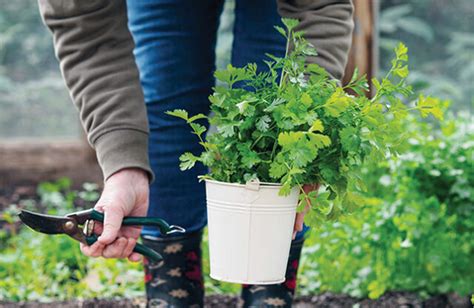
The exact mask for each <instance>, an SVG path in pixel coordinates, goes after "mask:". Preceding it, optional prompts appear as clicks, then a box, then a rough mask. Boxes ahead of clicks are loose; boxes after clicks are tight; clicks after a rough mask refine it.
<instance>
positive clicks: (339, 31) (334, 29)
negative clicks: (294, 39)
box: [277, 0, 354, 80]
mask: <svg viewBox="0 0 474 308" xmlns="http://www.w3.org/2000/svg"><path fill="white" fill-rule="evenodd" d="M277 3H278V12H279V13H280V15H281V16H282V17H286V18H295V19H298V20H299V21H300V23H299V25H298V27H297V29H296V30H301V31H303V32H304V37H305V38H306V39H307V40H308V41H309V42H310V43H311V44H313V45H314V47H315V48H316V51H317V52H318V55H317V56H316V57H310V58H309V59H308V62H310V63H317V64H319V65H320V66H322V67H324V68H325V69H326V70H327V71H328V72H329V74H330V75H331V76H332V77H334V78H335V79H337V80H342V77H343V75H344V69H345V67H346V63H347V57H348V55H349V49H350V47H351V42H352V30H353V29H354V22H353V19H352V13H353V5H352V2H351V0H277Z"/></svg>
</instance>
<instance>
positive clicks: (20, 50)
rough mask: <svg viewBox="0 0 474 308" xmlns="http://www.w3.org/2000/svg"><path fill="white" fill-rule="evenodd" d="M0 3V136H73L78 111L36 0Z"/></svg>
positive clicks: (5, 0)
mask: <svg viewBox="0 0 474 308" xmlns="http://www.w3.org/2000/svg"><path fill="white" fill-rule="evenodd" d="M0 7H1V8H2V9H1V10H0V110H1V112H0V138H16V137H25V136H28V137H51V136H54V137H78V136H79V131H80V125H79V122H78V116H77V114H76V113H77V112H76V110H75V109H74V107H73V105H72V103H71V102H70V101H71V100H70V98H69V94H68V92H67V90H66V88H65V85H64V82H63V80H62V78H61V75H60V73H59V66H58V63H57V61H56V59H55V58H54V51H53V44H52V37H51V34H50V33H49V32H48V30H47V29H46V28H45V26H44V25H43V24H42V22H41V18H40V16H39V12H38V5H37V4H36V1H35V0H24V1H8V0H0ZM71 123H73V124H72V125H71Z"/></svg>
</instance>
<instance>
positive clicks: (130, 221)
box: [90, 210, 171, 235]
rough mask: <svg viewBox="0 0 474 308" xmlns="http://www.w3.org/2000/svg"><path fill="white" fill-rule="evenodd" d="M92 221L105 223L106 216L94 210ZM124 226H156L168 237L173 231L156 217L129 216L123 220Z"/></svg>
mask: <svg viewBox="0 0 474 308" xmlns="http://www.w3.org/2000/svg"><path fill="white" fill-rule="evenodd" d="M90 218H91V219H93V220H96V221H100V222H104V214H103V213H101V212H98V211H96V210H92V212H91V216H90ZM122 226H154V227H158V228H159V229H160V232H161V234H163V235H166V234H167V233H168V232H169V231H171V227H170V225H169V224H168V223H167V222H166V221H164V220H163V219H161V218H155V217H133V216H127V217H124V218H123V221H122Z"/></svg>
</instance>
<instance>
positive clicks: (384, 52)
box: [378, 0, 474, 110]
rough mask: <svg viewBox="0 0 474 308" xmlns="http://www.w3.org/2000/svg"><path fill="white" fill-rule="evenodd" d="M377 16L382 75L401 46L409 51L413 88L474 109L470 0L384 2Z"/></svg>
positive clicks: (473, 19) (457, 106)
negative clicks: (395, 49) (403, 45)
mask: <svg viewBox="0 0 474 308" xmlns="http://www.w3.org/2000/svg"><path fill="white" fill-rule="evenodd" d="M380 3H381V7H380V9H381V11H380V14H379V18H378V22H379V23H378V25H379V29H380V40H379V41H380V58H381V61H380V63H381V65H382V67H381V73H383V71H385V70H387V69H388V68H389V66H388V65H389V62H388V61H386V60H387V59H390V51H391V50H392V49H393V47H394V46H395V45H396V44H397V43H398V42H399V41H402V42H404V43H405V44H406V45H407V47H408V50H410V67H411V73H410V78H409V80H408V81H409V82H410V84H412V85H414V88H415V90H423V91H424V92H425V93H428V94H432V95H435V96H438V97H440V98H444V99H446V98H449V99H450V100H452V101H453V102H454V104H453V106H452V109H453V110H463V109H464V110H466V109H470V110H472V108H473V107H474V87H473V86H472V82H473V78H474V32H473V30H474V5H473V3H472V1H471V0H459V1H449V2H446V1H444V0H418V1H406V0H384V1H381V2H380Z"/></svg>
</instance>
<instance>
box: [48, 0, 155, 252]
mask: <svg viewBox="0 0 474 308" xmlns="http://www.w3.org/2000/svg"><path fill="white" fill-rule="evenodd" d="M39 6H40V11H41V14H42V16H43V19H44V22H45V23H46V25H47V26H48V27H49V29H50V30H51V32H52V33H53V37H54V47H55V51H56V55H57V57H58V59H59V62H60V66H61V71H62V73H63V76H64V79H65V81H66V84H67V86H68V88H69V91H70V93H71V96H72V98H73V101H74V104H75V105H76V107H77V108H78V109H79V112H80V119H81V122H82V125H83V126H84V129H85V130H86V132H87V137H88V140H89V143H90V144H91V145H92V146H93V147H94V148H95V149H96V152H97V157H98V160H99V164H100V166H101V168H102V171H103V174H104V178H105V185H104V190H103V192H102V194H101V197H100V199H99V201H98V202H97V204H96V205H95V208H96V209H97V210H99V211H101V212H104V214H105V219H104V224H103V225H100V224H96V227H95V233H97V234H101V235H100V236H99V239H98V241H97V242H96V243H94V244H93V245H92V246H85V245H82V244H81V250H82V252H83V253H84V254H86V255H88V256H92V257H98V256H103V257H106V258H112V257H114V258H126V257H128V258H129V259H130V260H133V261H137V260H139V258H140V257H139V255H138V254H136V253H132V250H133V247H134V246H135V244H136V240H137V238H138V237H139V235H140V230H139V229H137V228H133V227H123V228H122V227H121V224H122V219H123V217H124V216H126V215H131V216H145V215H146V213H147V209H148V180H149V179H148V178H152V171H151V169H150V166H149V162H148V125H147V123H148V121H147V116H146V109H145V103H144V98H143V93H142V90H141V86H140V82H139V75H138V69H137V66H136V64H135V59H134V57H133V46H134V44H133V40H132V37H131V35H130V32H129V31H128V28H127V11H126V6H125V1H124V0H95V1H89V0H39ZM147 174H148V176H147Z"/></svg>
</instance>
